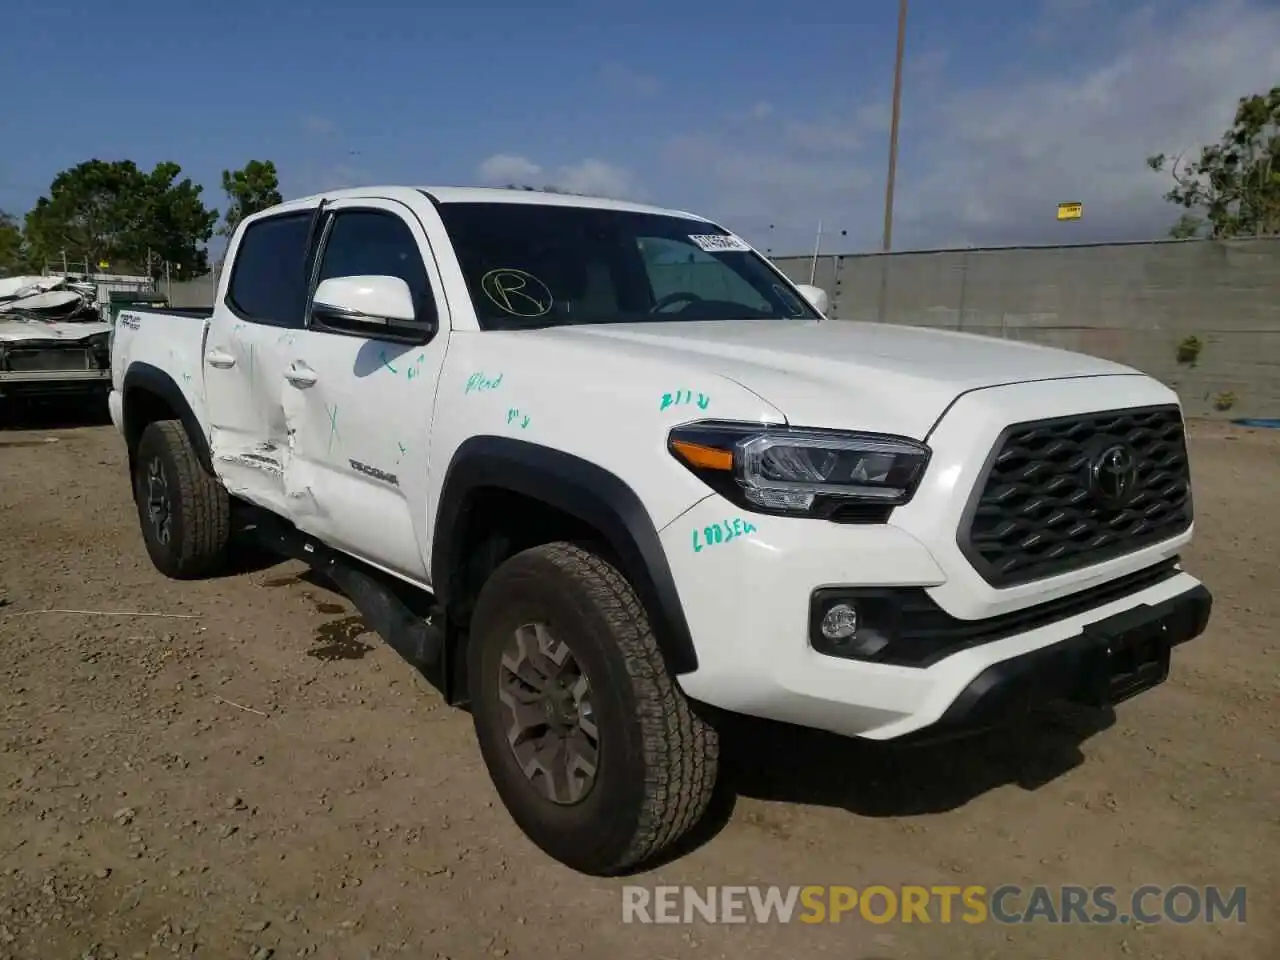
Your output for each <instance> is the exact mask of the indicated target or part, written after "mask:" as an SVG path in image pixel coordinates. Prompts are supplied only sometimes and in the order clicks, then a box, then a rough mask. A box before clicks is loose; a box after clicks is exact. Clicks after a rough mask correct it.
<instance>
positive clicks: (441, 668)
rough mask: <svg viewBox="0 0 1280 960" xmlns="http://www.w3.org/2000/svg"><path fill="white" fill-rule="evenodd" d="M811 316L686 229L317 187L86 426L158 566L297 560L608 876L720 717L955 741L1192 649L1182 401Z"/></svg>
mask: <svg viewBox="0 0 1280 960" xmlns="http://www.w3.org/2000/svg"><path fill="white" fill-rule="evenodd" d="M826 304H827V301H826V295H825V293H824V292H823V291H821V290H818V289H816V288H813V287H810V286H805V285H796V284H794V283H793V282H792V281H791V280H789V279H788V278H787V277H786V276H785V275H784V274H783V273H782V272H781V271H779V270H778V269H777V268H776V267H775V266H774V265H773V264H771V263H770V261H769V260H768V259H766V258H765V257H763V256H761V255H760V254H759V253H758V252H756V251H755V250H754V249H753V248H752V247H751V246H750V245H749V244H748V243H746V242H745V241H743V240H742V239H741V238H739V237H738V236H736V235H734V234H733V233H732V232H730V231H729V230H726V229H725V228H723V227H721V226H720V225H718V224H716V223H714V222H711V221H709V220H707V219H705V218H703V217H700V216H696V215H693V214H689V213H682V212H676V211H671V210H663V209H656V208H653V207H648V206H641V205H637V204H632V203H624V202H617V201H611V200H603V199H591V198H584V197H577V196H567V195H556V194H551V193H542V192H537V191H529V192H526V191H514V190H483V189H478V188H439V189H431V188H422V189H418V188H410V187H385V188H381V187H379V188H363V189H354V190H343V191H334V192H331V193H326V194H324V195H320V196H312V197H307V198H304V199H300V200H294V201H290V202H287V203H283V204H281V205H278V206H275V207H272V208H270V209H268V210H265V211H262V212H260V213H256V214H254V215H252V216H250V217H246V218H245V219H244V221H243V222H242V223H241V224H240V225H239V227H238V228H237V230H236V231H235V234H234V236H233V237H232V239H231V242H230V245H229V248H228V253H227V260H226V264H225V267H224V269H223V271H222V273H221V276H220V278H219V282H218V286H217V290H216V294H215V302H214V305H213V306H212V308H210V309H207V310H186V311H173V310H169V311H155V310H149V309H129V310H126V311H124V312H122V313H121V315H120V318H119V323H118V325H117V329H116V334H115V339H114V344H113V349H112V386H113V390H112V393H111V395H110V401H109V405H110V410H111V415H112V419H113V421H114V423H115V425H116V427H117V428H118V429H119V431H120V432H121V434H122V435H123V438H124V442H125V443H126V445H127V449H128V460H129V467H130V470H131V471H132V482H133V491H134V496H135V499H136V502H137V510H138V517H139V521H140V524H141V529H142V534H143V538H144V541H145V545H146V549H147V551H148V552H149V554H150V557H151V559H152V561H153V563H154V564H155V566H156V567H157V568H158V569H159V570H160V571H161V572H162V573H164V574H165V575H168V576H170V577H174V578H189V577H199V576H206V575H210V574H212V573H214V572H216V571H217V570H218V568H219V566H220V565H221V564H222V563H223V562H224V561H225V559H226V557H227V554H228V549H229V545H230V544H231V543H232V541H233V537H238V536H240V535H242V534H243V535H246V536H247V535H248V534H249V533H255V534H256V535H257V536H258V537H260V538H262V539H264V540H265V541H267V542H269V543H271V544H272V545H273V546H274V547H275V548H277V549H278V550H279V552H280V553H281V555H284V556H292V557H297V558H301V559H305V560H306V561H308V562H309V563H311V564H312V565H313V566H314V567H315V568H317V569H318V570H320V571H322V572H324V573H325V574H327V575H328V576H329V577H330V578H331V579H332V581H333V582H334V583H335V584H336V585H337V586H338V587H339V589H341V590H342V591H343V592H344V593H345V594H346V595H347V596H348V597H350V598H351V600H352V602H353V603H354V604H355V605H356V607H357V608H358V609H359V610H360V611H361V612H362V614H363V615H364V617H365V619H366V622H367V623H368V624H369V625H370V627H371V628H372V629H374V630H376V631H377V632H378V633H380V634H381V635H382V636H383V637H384V638H385V639H386V640H387V642H388V643H389V644H390V645H392V646H393V647H394V648H395V649H396V650H397V651H399V652H400V653H401V654H402V655H403V656H404V657H405V658H406V659H408V660H409V661H411V662H412V663H414V664H415V665H416V666H417V667H418V668H419V669H420V670H422V671H423V673H424V674H425V675H426V676H428V677H429V678H431V679H432V682H433V683H435V684H437V685H438V686H439V688H440V689H441V690H442V691H443V693H444V696H445V697H446V699H447V700H448V702H449V703H451V704H454V705H457V706H460V707H466V708H468V709H469V710H470V712H471V714H472V718H473V723H474V726H475V732H476V736H477V739H478V743H479V748H480V750H481V752H482V755H483V758H484V761H485V763H486V766H487V768H488V770H489V772H490V775H491V777H492V779H493V782H494V784H495V787H496V789H497V792H498V794H499V796H500V797H501V799H502V801H503V803H504V805H505V806H506V808H507V810H508V811H509V813H510V815H511V816H512V818H513V819H514V820H515V822H516V823H517V824H518V825H519V826H520V828H521V829H522V830H523V831H524V832H525V833H526V834H527V836H528V837H529V838H531V840H532V841H533V842H534V843H536V844H537V845H538V846H539V847H541V848H542V849H543V850H544V851H545V852H546V853H548V854H549V855H550V856H552V857H554V858H556V859H558V860H560V861H561V862H563V863H565V864H568V865H569V866H571V867H573V868H575V869H578V870H580V871H584V872H588V873H593V874H599V875H608V874H616V873H618V872H621V871H624V870H628V869H631V868H633V867H634V866H636V865H638V864H640V863H642V862H644V861H647V860H649V859H651V858H652V857H654V856H655V855H656V854H658V853H659V852H660V851H662V850H663V849H665V848H668V847H669V846H670V845H672V844H673V843H674V842H675V841H677V840H678V839H679V838H680V837H681V836H682V835H683V834H685V833H686V832H687V831H688V830H689V829H690V827H692V826H693V825H694V824H695V823H696V822H697V821H698V820H699V819H700V818H701V817H702V815H703V814H704V811H705V809H706V807H707V804H708V801H709V799H710V797H711V793H712V787H713V784H714V782H715V777H716V770H717V758H718V750H719V740H718V733H717V730H718V729H719V728H718V726H717V723H718V720H719V719H720V718H723V717H724V716H725V715H726V714H735V713H736V714H747V715H752V716H756V717H762V718H768V719H771V720H776V721H783V722H786V723H791V724H798V725H803V726H807V727H812V728H819V729H823V730H827V731H833V732H835V733H838V734H842V735H846V736H851V737H862V738H866V739H869V740H878V741H888V740H900V739H912V738H921V737H934V736H943V735H955V734H956V733H961V732H966V731H971V730H976V729H981V728H984V727H988V726H991V725H993V724H998V723H1002V722H1007V721H1008V720H1010V719H1013V718H1016V717H1018V716H1019V715H1020V713H1021V711H1023V710H1025V709H1026V708H1027V707H1029V706H1031V705H1034V704H1037V703H1040V702H1042V701H1048V700H1067V701H1075V702H1079V703H1086V704H1093V705H1097V706H1107V705H1111V704H1117V703H1119V702H1120V701H1122V700H1125V699H1126V698H1128V697H1130V696H1133V695H1134V694H1135V693H1138V692H1140V691H1142V690H1145V689H1148V688H1150V687H1152V686H1154V685H1156V684H1159V683H1160V682H1161V681H1162V680H1164V679H1165V677H1166V676H1167V674H1168V670H1169V662H1170V651H1171V650H1172V649H1173V648H1175V647H1176V646H1177V645H1178V644H1181V643H1183V642H1184V641H1187V640H1189V639H1191V638H1193V637H1195V636H1197V635H1198V634H1200V633H1202V632H1203V630H1204V628H1205V626H1206V623H1207V620H1208V617H1209V611H1210V606H1211V598H1210V595H1209V593H1208V591H1207V590H1206V589H1205V587H1204V586H1203V585H1201V584H1200V583H1199V582H1198V581H1197V580H1196V578H1195V577H1193V576H1192V575H1191V574H1190V573H1188V572H1186V570H1185V569H1184V568H1183V566H1182V564H1181V562H1180V560H1179V554H1180V553H1181V552H1182V551H1183V550H1184V549H1185V548H1186V546H1187V544H1188V542H1189V541H1190V539H1191V536H1192V495H1191V478H1190V471H1189V466H1188V457H1187V445H1186V440H1185V436H1184V422H1183V415H1182V411H1181V408H1180V406H1179V403H1178V399H1177V396H1176V395H1175V394H1174V393H1173V392H1172V391H1171V390H1170V389H1169V388H1167V387H1166V386H1164V385H1162V384H1161V383H1159V382H1157V381H1156V380H1154V379H1152V378H1151V377H1149V376H1146V375H1144V374H1142V373H1140V372H1138V371H1136V370H1133V369H1130V368H1128V367H1125V366H1121V365H1119V364H1116V363H1111V362H1108V361H1105V360H1101V359H1097V358H1094V357H1090V356H1084V355H1080V354H1076V353H1071V352H1065V351H1061V350H1056V349H1049V348H1046V347H1041V346H1036V345H1031V344H1026V343H1019V342H1012V341H1008V340H1001V339H995V338H988V337H981V336H974V335H966V334H961V333H954V332H942V331H937V330H927V329H919V328H915V327H907V326H895V325H889V324H857V323H848V322H840V321H836V320H832V319H829V318H827V317H826V316H825V315H824V313H825V310H826V309H827V307H826Z"/></svg>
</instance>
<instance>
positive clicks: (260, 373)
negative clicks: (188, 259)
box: [204, 210, 314, 516]
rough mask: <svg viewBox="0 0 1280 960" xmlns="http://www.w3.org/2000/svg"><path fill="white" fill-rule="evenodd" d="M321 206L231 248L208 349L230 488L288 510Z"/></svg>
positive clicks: (270, 224) (214, 425) (222, 467)
mask: <svg viewBox="0 0 1280 960" xmlns="http://www.w3.org/2000/svg"><path fill="white" fill-rule="evenodd" d="M313 217H314V210H301V211H290V212H288V213H282V214H276V215H273V216H270V217H265V218H262V219H258V220H254V221H252V222H251V223H249V224H248V225H247V226H246V227H245V229H244V230H243V231H242V234H241V236H240V238H239V240H238V242H237V244H236V247H235V249H233V250H230V251H228V252H229V253H230V264H231V266H230V269H231V276H230V278H229V280H228V281H227V286H226V294H225V295H224V296H223V298H222V300H221V302H219V303H217V304H216V305H215V306H214V313H213V319H212V321H211V323H210V327H209V335H208V338H207V339H206V341H205V347H204V385H205V391H206V396H205V401H206V403H207V409H208V411H209V422H210V427H211V429H210V437H209V443H210V447H211V449H212V451H213V457H214V462H215V466H216V468H217V471H218V474H219V475H220V476H221V477H222V478H223V482H224V483H225V484H226V486H227V488H228V490H230V491H231V492H232V493H234V494H236V495H238V496H240V497H243V498H244V499H246V500H249V501H251V502H253V503H257V504H259V505H260V506H263V507H266V508H268V509H270V510H273V511H275V512H276V513H280V514H282V515H285V516H289V515H290V514H291V508H290V505H289V503H288V500H287V497H286V495H285V484H284V477H285V474H284V465H285V461H286V459H287V453H288V448H289V443H290V429H289V424H288V422H287V419H286V417H285V411H284V393H285V389H286V386H287V383H286V381H285V378H284V370H285V364H286V353H285V351H286V350H287V349H288V341H289V339H290V338H291V337H293V336H294V335H296V333H297V332H298V331H299V330H301V328H302V325H303V316H304V309H305V303H306V295H307V279H308V272H309V270H308V258H307V249H308V238H309V236H310V233H311V224H312V219H313Z"/></svg>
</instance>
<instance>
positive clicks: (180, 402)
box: [120, 361, 214, 474]
mask: <svg viewBox="0 0 1280 960" xmlns="http://www.w3.org/2000/svg"><path fill="white" fill-rule="evenodd" d="M139 390H145V391H146V392H147V393H151V394H154V395H155V396H157V397H159V398H160V399H161V400H163V401H164V403H165V405H166V406H168V407H169V409H170V410H172V411H173V412H174V413H175V414H176V415H177V418H178V419H179V420H180V421H181V422H182V427H183V429H184V430H186V431H187V436H188V437H190V438H191V444H192V446H194V447H195V451H196V456H198V457H199V458H200V463H201V465H202V466H203V467H204V468H205V469H206V470H208V471H209V473H211V474H212V473H213V472H214V470H213V455H212V454H211V453H210V451H209V438H208V437H206V436H205V434H204V429H203V428H202V427H201V426H200V421H199V420H198V419H196V413H195V411H194V410H192V409H191V404H190V403H189V402H187V398H186V396H185V394H183V392H182V388H181V387H179V386H178V384H177V381H175V380H174V379H173V377H171V376H170V375H169V374H167V373H165V371H163V370H161V369H160V368H159V367H156V366H153V365H152V364H149V363H142V362H141V361H137V362H134V363H131V364H129V368H128V369H127V370H126V371H125V374H124V381H123V383H122V384H121V389H120V396H121V419H122V420H123V422H124V428H125V440H126V441H127V442H128V444H129V456H130V457H131V458H132V456H133V451H134V449H135V448H136V447H137V445H138V439H139V437H138V436H135V435H133V433H132V429H133V428H132V426H131V422H130V419H129V395H130V394H131V393H133V394H134V396H135V398H136V391H139ZM138 434H139V435H140V434H141V431H140V430H139V431H138Z"/></svg>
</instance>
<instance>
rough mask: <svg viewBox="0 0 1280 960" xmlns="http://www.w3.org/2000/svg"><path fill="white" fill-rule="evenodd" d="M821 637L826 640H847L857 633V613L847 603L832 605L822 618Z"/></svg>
mask: <svg viewBox="0 0 1280 960" xmlns="http://www.w3.org/2000/svg"><path fill="white" fill-rule="evenodd" d="M820 629H821V630H822V635H823V636H824V637H826V638H827V639H828V640H848V639H849V638H850V637H852V636H853V635H854V634H855V633H857V632H858V611H857V610H855V609H854V608H853V605H852V604H848V603H833V604H832V605H831V606H830V607H828V608H827V612H826V613H825V614H823V616H822V626H821V628H820Z"/></svg>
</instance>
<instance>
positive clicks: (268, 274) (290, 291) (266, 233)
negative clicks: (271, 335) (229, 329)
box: [227, 211, 312, 328]
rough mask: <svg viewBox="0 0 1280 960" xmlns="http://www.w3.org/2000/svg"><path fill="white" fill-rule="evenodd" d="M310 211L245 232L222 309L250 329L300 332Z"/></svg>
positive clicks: (267, 221) (273, 219)
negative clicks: (227, 308) (263, 326)
mask: <svg viewBox="0 0 1280 960" xmlns="http://www.w3.org/2000/svg"><path fill="white" fill-rule="evenodd" d="M311 217H312V213H311V212H310V211H305V212H302V213H290V214H285V215H282V216H278V217H268V218H267V219H265V220H259V221H257V222H256V223H254V224H252V225H251V226H249V227H246V228H245V231H244V236H243V237H242V238H241V240H240V246H239V248H238V249H237V250H236V257H235V263H234V264H233V265H232V268H231V282H230V283H229V284H228V285H227V303H228V305H229V306H230V307H231V309H232V310H234V311H235V313H236V315H237V316H239V317H241V318H242V319H244V320H248V321H250V322H252V323H265V324H270V325H272V326H277V327H298V328H301V327H302V325H303V324H302V315H303V310H304V309H305V306H306V299H307V280H308V277H307V236H308V234H309V233H310V229H311Z"/></svg>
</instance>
